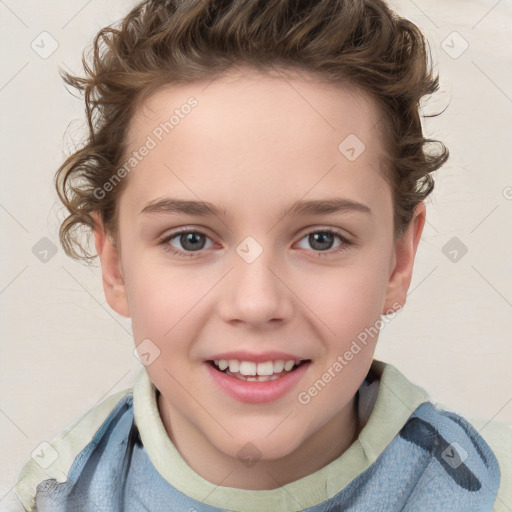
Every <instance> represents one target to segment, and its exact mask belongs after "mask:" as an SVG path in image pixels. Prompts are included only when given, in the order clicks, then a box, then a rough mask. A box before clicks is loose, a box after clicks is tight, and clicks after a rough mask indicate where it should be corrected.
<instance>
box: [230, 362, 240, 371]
mask: <svg viewBox="0 0 512 512" xmlns="http://www.w3.org/2000/svg"><path fill="white" fill-rule="evenodd" d="M239 369H240V361H237V360H236V359H230V360H229V371H230V372H231V373H237V372H238V370H239Z"/></svg>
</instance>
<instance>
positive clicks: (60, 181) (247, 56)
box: [55, 0, 449, 261]
mask: <svg viewBox="0 0 512 512" xmlns="http://www.w3.org/2000/svg"><path fill="white" fill-rule="evenodd" d="M427 44H428V42H427V41H426V40H425V38H424V36H423V34H422V32H421V31H420V29H419V28H418V27H417V26H416V25H414V24H413V23H412V22H410V21H409V20H407V19H405V18H402V17H400V16H398V15H397V14H396V13H394V12H393V11H392V10H391V9H390V8H389V7H388V5H387V4H386V3H385V1H384V0H316V1H312V0H273V1H271V2H269V1H267V0H145V1H142V2H140V3H139V4H137V5H136V6H135V7H134V8H133V9H132V10H131V11H130V12H129V13H128V14H127V15H126V16H125V17H124V18H123V19H122V20H121V21H120V22H118V23H115V24H111V25H109V26H107V27H104V28H102V29H101V30H100V31H99V32H98V33H97V34H96V36H95V38H94V42H93V45H92V48H90V50H93V57H92V63H91V65H89V64H88V63H87V61H86V51H84V53H83V55H82V63H83V66H84V70H85V73H86V76H85V77H79V76H74V75H71V74H69V73H67V72H66V71H63V70H61V69H59V72H60V74H61V77H62V79H63V80H64V81H65V82H66V83H67V84H69V85H71V86H72V87H74V88H75V89H77V90H78V91H80V92H81V93H82V94H83V95H84V99H85V111H86V116H87V123H88V130H89V134H88V137H87V140H86V141H85V143H84V144H83V145H82V147H81V148H80V149H79V150H77V151H75V152H74V153H73V154H71V155H70V156H69V157H68V158H67V159H66V160H65V161H64V163H63V164H62V165H61V166H60V167H59V169H58V170H57V173H56V176H55V181H56V188H57V193H58V195H59V199H60V200H61V201H62V203H63V204H64V205H65V207H66V208H67V210H68V212H69V215H68V216H67V217H66V218H65V219H64V221H63V222H62V224H61V226H60V232H59V236H60V241H61V244H62V246H63V248H64V250H65V252H66V254H68V256H70V257H72V258H76V259H82V260H86V261H89V260H92V259H93V258H94V257H95V256H96V255H95V254H91V253H89V252H88V251H87V250H86V248H85V247H84V245H83V244H82V243H81V240H80V237H79V236H78V235H79V234H80V232H81V231H82V230H81V229H80V228H85V229H86V230H87V228H91V229H94V228H95V226H96V222H95V217H96V218H98V219H100V220H101V222H102V224H103V226H104V229H105V231H106V232H107V234H109V235H110V236H111V237H113V239H114V240H117V219H116V216H117V209H116V205H117V203H118V198H119V195H120V194H121V193H122V190H123V186H124V185H125V182H126V180H123V181H122V182H121V183H119V185H118V186H116V187H112V190H110V191H109V193H108V194H101V195H99V194H95V192H94V191H95V190H98V188H101V187H103V186H104V184H105V183H106V182H107V181H108V180H109V179H111V178H112V176H114V174H115V172H116V169H118V167H119V166H120V165H121V163H122V162H123V158H124V155H125V152H126V135H127V130H128V126H129V123H130V120H131V119H132V117H133V115H134V113H135V112H136V111H137V109H138V108H139V107H140V106H142V105H143V104H144V101H145V100H146V99H147V98H148V97H149V96H150V95H151V94H152V93H154V92H156V91H157V90H158V89H159V88H160V87H162V86H166V85H169V84H171V85H172V84H173V83H176V84H177V83H190V82H193V81H195V80H204V79H208V78H210V77H214V76H217V75H219V74H221V73H222V72H224V71H227V70H228V69H231V68H233V67H235V66H237V65H245V66H249V67H250V68H252V69H257V70H260V71H269V70H271V69H273V68H279V69H283V70H284V69H292V70H297V71H302V72H305V73H308V74H310V75H313V76H315V77H318V78H319V79H322V80H326V81H328V82H329V83H333V84H342V83H351V84H353V85H356V86H358V87H360V88H361V89H363V90H364V91H365V92H366V93H367V94H369V95H370V96H371V97H372V98H374V99H375V101H376V102H377V105H378V107H379V108H380V113H381V114H382V118H381V119H382V123H381V133H382V136H383V137H384V140H385V142H386V144H385V147H386V153H387V155H389V157H388V160H387V163H388V167H389V168H388V169H387V171H386V174H387V179H388V180H389V184H390V186H391V189H392V197H393V208H394V211H393V225H394V236H395V240H397V239H398V238H399V237H400V236H401V235H402V234H403V233H404V232H405V230H406V228H407V226H408V224H409V222H410V220H411V218H412V215H413V212H414V208H415V206H416V205H417V204H418V203H419V202H421V201H422V200H424V199H425V198H426V197H427V196H428V195H429V194H430V193H431V192H432V190H433V189H434V179H433V177H432V175H431V173H432V172H433V171H435V170H437V169H439V168H440V167H441V166H442V165H443V164H444V163H445V162H446V160H447V159H448V156H449V151H448V149H447V148H446V146H445V145H444V144H443V143H442V142H439V141H437V140H433V139H426V138H424V137H423V133H422V126H421V119H420V113H419V112H420V101H421V99H422V97H423V96H425V95H429V94H433V93H434V92H436V91H437V90H438V89H439V77H438V75H436V76H433V74H432V69H431V68H430V67H429V64H430V63H429V61H428V58H429V51H428V50H427ZM435 115H439V114H435ZM428 117H433V116H428ZM432 144H434V145H437V147H438V148H439V151H438V152H434V153H430V152H429V151H428V149H429V147H430V146H431V145H432Z"/></svg>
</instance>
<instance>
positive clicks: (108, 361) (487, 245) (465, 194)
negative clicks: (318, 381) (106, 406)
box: [0, 0, 512, 511]
mask: <svg viewBox="0 0 512 512" xmlns="http://www.w3.org/2000/svg"><path fill="white" fill-rule="evenodd" d="M390 4H391V6H392V7H394V8H395V10H396V11H397V12H398V13H400V14H402V15H404V16H406V17H407V18H409V19H411V20H412V21H413V22H415V23H416V24H417V25H419V26H420V28H422V30H423V31H424V33H425V35H426V36H427V38H428V40H429V41H430V44H431V49H432V55H433V60H434V63H435V67H436V70H437V71H439V73H440V76H441V87H442V90H441V92H440V93H438V94H437V95H436V99H433V100H432V101H431V102H430V103H428V104H426V105H425V108H424V111H425V113H430V112H433V111H438V110H440V109H442V108H443V107H444V106H445V105H446V104H447V103H448V101H450V100H451V102H450V105H449V107H448V109H447V111H446V112H444V113H443V114H442V115H441V116H440V117H437V118H433V119H430V120H426V122H425V123H424V126H425V131H426V136H428V137H432V138H437V139H441V140H443V141H444V142H445V144H446V145H447V146H448V147H449V149H450V151H451V158H450V160H449V162H448V164H447V165H446V166H445V167H444V168H442V169H441V170H440V171H438V172H437V173H436V176H437V185H436V190H435V192H434V194H433V196H431V198H429V199H428V201H427V205H428V207H427V217H428V224H427V225H426V227H425V230H424V234H423V238H422V241H421V243H420V246H419V250H418V255H417V260H416V264H415V271H414V272H415V273H414V277H413V281H412V284H411V288H410V292H409V297H408V302H407V305H406V307H405V309H404V310H403V311H402V312H401V313H400V314H399V315H398V316H397V317H396V318H395V319H394V320H393V321H392V322H391V323H390V324H389V325H387V326H386V327H385V328H384V329H383V331H382V333H381V335H380V340H379V345H378V348H377V353H376V357H377V358H379V359H382V360H385V361H388V362H390V363H392V364H394V365H395V366H397V367H398V368H399V369H400V370H401V371H402V372H403V373H404V374H405V375H406V376H407V377H409V378H410V379H411V380H412V381H413V382H415V383H417V384H419V385H421V386H422V387H424V388H425V389H426V390H428V391H429V392H430V393H431V395H432V396H433V398H434V399H435V400H438V401H440V402H442V403H444V404H447V405H449V406H451V407H452V408H454V409H455V410H457V411H458V412H460V413H461V414H463V415H466V416H477V417H481V418H485V419H491V418H493V419H494V420H497V421H502V422H508V423H512V386H511V384H510V382H511V378H510V376H511V366H512V365H511V362H512V334H511V332H512V277H511V276H512V268H511V267H512V264H511V261H512V239H511V227H512V226H511V218H512V172H511V169H512V157H511V154H512V153H511V151H510V150H511V129H510V119H511V115H512V71H511V70H512V45H511V44H510V34H511V33H512V2H511V1H510V0H501V1H497V0H459V1H457V0H449V1H447V0H443V1H442V2H441V1H432V0H415V1H412V0H395V1H392V2H390ZM133 5H135V2H133V1H126V0H108V1H104V0H103V1H101V2H100V1H99V0H90V1H86V0H67V1H66V2H62V1H57V0H51V1H50V0H47V1H45V2H40V1H36V0H25V1H18V2H16V1H15V0H5V1H0V17H1V20H0V23H1V40H2V41H1V42H2V44H1V65H2V66H1V69H2V74H1V78H0V106H1V109H2V118H1V138H0V140H1V145H2V151H1V153H0V155H1V159H2V162H1V172H2V178H1V183H2V186H1V187H0V226H1V230H2V242H3V243H2V244H1V254H0V257H1V272H0V308H1V313H0V314H1V324H0V325H1V346H0V349H1V359H0V361H1V363H0V364H1V368H0V435H1V439H2V450H1V455H0V457H1V459H0V479H1V482H0V509H1V510H2V511H4V510H5V511H11V510H12V511H15V510H21V509H20V508H19V506H18V505H17V503H18V502H17V499H16V496H15V493H14V490H13V486H14V484H15V481H16V477H17V475H18V473H19V471H20V470H21V467H22V465H23V464H24V462H25V461H26V460H27V459H28V458H29V457H30V455H31V453H32V452H33V451H34V450H35V449H36V447H37V446H38V445H39V444H40V443H41V442H43V441H51V439H52V438H53V437H54V436H55V435H57V434H58V433H59V432H60V431H62V430H63V429H64V428H65V427H67V426H68V425H70V424H71V423H73V422H75V421H76V420H77V419H78V418H79V417H80V416H82V415H83V414H84V413H85V412H86V411H87V410H89V409H90V408H91V407H93V406H94V405H95V404H97V403H98V402H99V401H101V400H102V399H103V398H105V397H106V396H107V395H109V394H112V393H114V392H116V391H118V390H121V389H124V388H126V387H129V386H131V385H132V383H133V381H134V378H135V375H136V373H137V372H138V369H139V368H140V363H139V362H138V361H137V360H136V358H135V357H134V355H133V353H132V350H133V340H132V336H131V331H130V321H129V320H127V319H124V318H122V317H119V316H118V315H117V314H116V313H114V312H113V311H111V310H110V308H109V307H108V305H107V304H106V302H105V298H104V295H103V290H102V286H101V279H100V273H99V270H98V269H97V268H96V269H94V268H93V269H90V268H87V267H85V266H83V265H81V264H79V263H75V262H73V261H72V260H70V259H69V258H67V257H66V256H65V255H64V253H63V251H62V249H61V248H60V247H58V236H57V230H58V222H59V218H62V212H61V209H60V206H59V205H58V203H57V200H56V194H55V192H54V188H53V182H52V179H53V175H54V173H55V171H56V169H57V167H58V166H59V164H60V163H61V162H62V161H63V159H64V157H65V154H66V152H67V151H69V147H70V140H72V139H73V137H79V136H80V125H81V121H82V120H83V119H84V118H83V113H82V112H83V105H82V103H81V101H80V100H79V99H75V98H73V97H72V96H71V95H70V94H69V93H68V92H66V89H65V88H64V85H63V83H62V81H61V79H60V77H59V75H58V73H57V66H58V65H61V66H67V67H68V68H70V69H72V70H73V71H75V72H78V71H80V70H81V65H80V61H81V53H82V49H83V48H84V47H85V46H87V45H89V44H90V43H91V42H92V38H93V36H94V35H95V34H96V32H97V31H98V30H99V29H100V27H102V26H105V25H107V24H110V23H113V22H114V21H117V20H118V19H119V18H120V17H122V15H123V14H124V13H126V12H127V11H128V10H129V8H130V7H131V6H133ZM43 31H47V32H48V33H49V34H50V35H51V38H53V39H54V40H55V41H56V42H57V44H58V48H57V49H56V50H55V51H54V53H53V54H52V55H51V56H49V57H48V58H42V56H40V54H39V53H37V52H36V51H35V50H34V49H33V48H32V47H31V44H32V42H33V41H35V43H34V46H35V44H39V46H40V47H41V46H42V43H40V41H41V38H42V37H45V38H46V39H45V48H46V49H47V50H48V49H51V46H50V44H51V40H50V38H49V36H44V35H43V36H41V35H40V34H41V33H42V32H43ZM454 31H455V32H457V33H458V34H453V32H454ZM443 41H444V43H443ZM466 44H467V45H468V48H467V49H466V51H464V53H461V51H462V50H463V49H464V47H465V45H466ZM38 51H39V52H41V51H43V49H42V48H41V49H39V50H38ZM460 53H461V54H460ZM459 54H460V55H459ZM72 120H75V121H74V122H73V123H72V124H71V127H70V128H72V130H71V131H70V132H69V133H68V134H67V135H65V136H64V132H65V131H66V128H67V127H68V124H69V123H70V121H72ZM43 237H46V238H48V239H49V240H50V241H51V242H52V243H53V244H54V245H55V246H57V253H56V254H55V255H54V256H52V257H50V256H51V253H49V254H48V261H46V262H43V261H40V259H38V258H37V257H36V255H35V254H34V253H33V247H34V246H35V245H36V244H37V243H43V244H44V242H40V240H41V239H42V238H43ZM453 237H456V239H457V240H455V241H453V240H452V242H451V243H452V244H453V243H455V244H458V247H462V245H461V244H464V246H465V247H466V248H467V253H466V254H465V255H463V256H462V257H460V255H461V252H460V250H459V252H458V254H459V258H460V259H459V260H458V261H456V262H454V261H451V260H450V259H449V258H448V257H447V256H446V255H445V253H448V251H447V250H446V249H445V250H444V252H443V247H445V245H446V244H447V243H448V242H449V241H450V240H451V239H452V238H453ZM46 243H47V242H46ZM36 247H39V246H36ZM449 247H450V246H449ZM36 252H37V251H36ZM452 254H454V253H452ZM448 255H449V253H448ZM449 256H450V255H449Z"/></svg>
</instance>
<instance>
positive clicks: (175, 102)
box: [127, 71, 389, 211]
mask: <svg viewBox="0 0 512 512" xmlns="http://www.w3.org/2000/svg"><path fill="white" fill-rule="evenodd" d="M379 121H380V111H379V108H378V105H377V104H376V103H375V102H374V101H373V100H372V99H371V97H370V96H368V95H367V94H366V93H365V92H364V91H362V90H361V89H359V88H357V87H355V86H353V85H349V84H336V85H334V84H330V83H326V82H321V81H320V80H319V79H318V78H316V79H315V77H312V76H311V75H303V74H302V75H295V76H294V75H293V74H290V73H288V74H274V75H272V76H270V75H268V74H261V73H259V72H256V71H244V72H238V73H230V74H224V75H222V76H220V77H218V78H216V79H214V80H212V79H209V80H203V81H197V82H192V83H188V84H178V85H176V84H172V85H169V86H165V87H163V88H161V89H160V90H158V91H157V92H156V93H154V94H152V95H151V96H150V97H149V98H148V99H147V101H146V103H145V104H144V106H143V107H142V108H140V109H139V110H138V111H137V112H136V113H135V115H134V117H133V119H132V121H131V123H130V126H129V130H128V136H127V149H128V155H127V157H129V154H130V153H131V152H133V151H137V150H138V149H139V148H142V147H143V146H144V145H146V146H148V147H149V146H151V149H150V150H149V151H145V153H147V154H146V156H144V158H143V159H140V161H139V163H138V164H137V166H136V167H135V168H134V170H133V171H132V172H131V173H130V175H129V177H128V190H127V195H128V196H130V197H131V202H132V203H133V202H137V205H142V206H143V204H142V203H143V202H147V201H150V200H153V199H155V198H156V197H157V196H164V195H166V194H169V195H173V196H176V195H180V194H177V191H179V192H180V193H181V196H184V195H185V196H188V197H189V198H190V199H198V197H201V196H208V199H212V200H216V199H217V198H218V199H219V200H221V197H222V194H223V193H224V197H225V198H226V197H227V198H235V197H244V196H246V195H247V194H248V193H249V192H250V193H251V194H252V195H254V196H255V197H256V196H257V195H258V193H259V192H261V194H262V195H263V194H265V197H266V198H268V200H269V201H271V200H272V197H275V199H276V202H277V200H278V198H282V199H284V198H283V194H284V193H285V194H288V195H289V197H290V198H292V199H298V198H299V196H300V197H302V196H304V195H305V194H307V193H308V190H310V191H311V192H312V193H313V191H314V192H318V193H320V194H321V195H323V196H325V194H326V193H327V194H328V193H329V192H330V191H333V188H338V189H339V188H340V187H342V188H343V190H342V191H341V192H346V193H347V194H349V195H350V194H352V196H359V198H360V199H361V200H364V199H366V201H375V200H376V197H377V196H379V195H382V191H383V190H384V189H383V186H384V187H386V186H387V183H386V181H385V179H384V175H385V169H383V166H382V160H381V157H382V155H383V149H384V148H383V145H382V141H381V137H380V128H381V126H380V123H379ZM130 182H131V183H132V184H131V185H130ZM313 189H314V190H313ZM387 192H389V191H387ZM313 195H314V194H313ZM334 195H337V196H339V195H340V194H334ZM388 195H389V194H388ZM194 196H196V197H194ZM365 196H366V197H365ZM353 198H354V199H355V197H353ZM260 199H261V198H260ZM286 202H288V201H286ZM281 203H282V201H281ZM244 204H245V206H246V207H247V208H249V207H250V206H254V204H253V205H251V201H245V202H244ZM139 211H140V209H139Z"/></svg>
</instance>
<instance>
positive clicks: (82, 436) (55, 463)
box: [15, 388, 132, 512]
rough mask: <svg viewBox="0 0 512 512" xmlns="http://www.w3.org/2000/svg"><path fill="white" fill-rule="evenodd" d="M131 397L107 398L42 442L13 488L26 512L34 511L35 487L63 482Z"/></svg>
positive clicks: (128, 392) (123, 393)
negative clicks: (114, 413)
mask: <svg viewBox="0 0 512 512" xmlns="http://www.w3.org/2000/svg"><path fill="white" fill-rule="evenodd" d="M131 395H132V388H127V389H124V390H122V391H119V392H118V393H115V394H113V395H112V396H109V397H108V398H106V399H105V400H103V401H102V402H101V403H100V404H98V405H96V406H95V407H93V408H92V409H90V410H89V411H88V412H86V413H85V414H84V415H83V416H82V417H81V418H80V419H79V420H77V421H76V422H75V423H73V424H71V426H69V427H68V428H66V429H65V430H64V431H62V432H61V433H60V434H58V435H57V436H56V437H55V438H54V439H52V441H51V442H49V443H48V442H42V443H41V444H40V445H39V446H38V448H37V449H36V450H35V451H34V452H33V454H32V457H31V458H30V460H28V462H26V464H25V465H24V466H23V468H22V470H21V472H20V474H19V476H18V480H17V483H16V486H15V489H16V495H17V496H18V499H19V500H20V502H21V503H22V504H23V506H24V508H25V510H27V511H28V512H33V511H35V496H36V492H37V486H38V485H39V484H40V483H42V482H44V481H45V480H52V479H55V480H56V481H57V482H65V481H66V480H67V479H68V476H69V471H70V469H71V466H72V465H73V462H74V461H75V459H76V458H77V456H78V455H79V454H80V453H81V452H82V450H84V448H85V447H86V446H88V445H89V444H90V443H91V441H92V440H93V438H94V437H95V435H96V434H97V433H98V431H99V429H100V428H101V427H102V426H103V425H104V424H105V422H106V420H107V419H108V418H109V417H110V416H111V415H112V413H113V412H114V411H115V410H116V408H117V407H118V406H119V405H121V402H125V401H126V400H127V399H128V398H130V397H131Z"/></svg>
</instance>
